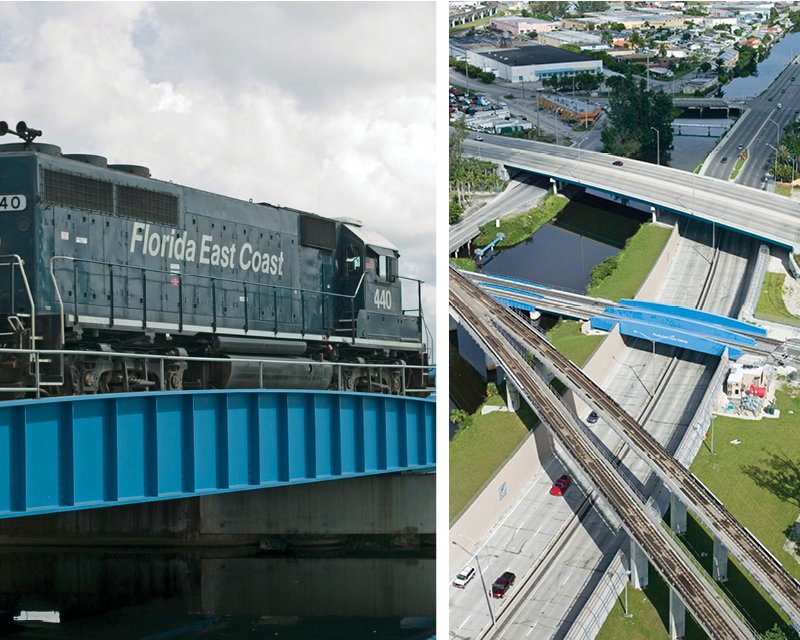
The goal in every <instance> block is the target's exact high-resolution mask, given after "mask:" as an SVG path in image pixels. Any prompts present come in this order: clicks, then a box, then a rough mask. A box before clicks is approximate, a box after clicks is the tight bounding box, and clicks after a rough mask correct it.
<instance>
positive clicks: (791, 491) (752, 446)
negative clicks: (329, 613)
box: [691, 389, 800, 580]
mask: <svg viewBox="0 0 800 640" xmlns="http://www.w3.org/2000/svg"><path fill="white" fill-rule="evenodd" d="M776 398H777V403H776V406H777V408H778V409H779V410H780V412H781V415H780V418H764V419H763V420H737V419H734V418H727V417H724V416H718V417H717V418H716V419H715V420H714V452H715V453H716V454H717V455H715V456H712V455H710V452H709V450H708V449H707V448H706V447H703V448H701V449H700V452H699V453H698V454H697V457H696V458H695V460H694V462H693V463H692V466H691V471H692V473H694V474H695V475H696V476H697V477H698V478H700V480H701V481H702V482H703V483H704V484H705V485H706V486H707V487H708V488H709V489H711V491H713V492H714V494H715V495H716V496H717V497H718V498H719V499H720V500H721V501H722V502H723V503H724V505H725V507H726V508H727V509H728V511H730V512H731V513H732V514H733V515H734V516H735V517H736V519H737V520H739V522H741V523H742V524H743V525H744V526H746V527H747V528H748V529H750V531H752V532H753V534H755V536H756V537H757V538H758V539H759V540H760V541H761V542H762V543H763V544H764V545H765V546H766V547H767V548H768V549H769V550H770V551H771V552H772V554H773V555H774V556H775V557H776V558H778V560H780V561H781V563H782V564H783V566H784V567H785V568H786V570H787V571H788V572H789V573H790V574H792V576H794V577H795V578H797V579H798V580H800V564H798V562H797V561H796V560H795V559H794V558H793V557H792V556H791V555H790V554H789V553H787V552H786V551H784V550H783V545H784V543H785V542H786V533H785V532H786V531H787V529H788V528H789V527H790V526H791V525H793V524H794V521H795V518H797V515H798V513H800V438H798V437H797V434H798V432H800V391H798V390H797V389H793V390H792V389H787V390H779V391H778V392H777V394H776ZM792 411H793V412H794V413H790V412H792ZM735 440H739V441H740V444H737V445H734V444H731V441H735Z"/></svg>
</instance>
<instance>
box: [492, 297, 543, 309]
mask: <svg viewBox="0 0 800 640" xmlns="http://www.w3.org/2000/svg"><path fill="white" fill-rule="evenodd" d="M494 299H495V300H497V301H498V302H500V303H501V304H504V305H506V306H507V307H513V308H514V309H522V311H530V312H531V313H533V312H534V311H536V307H534V306H533V305H532V304H528V303H527V302H517V301H516V300H511V299H509V298H501V297H500V296H494Z"/></svg>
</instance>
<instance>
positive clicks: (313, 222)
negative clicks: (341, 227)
mask: <svg viewBox="0 0 800 640" xmlns="http://www.w3.org/2000/svg"><path fill="white" fill-rule="evenodd" d="M300 244H301V245H302V246H304V247H317V248H318V249H328V250H329V251H333V250H334V249H335V248H336V223H335V222H334V221H333V220H325V219H324V218H317V217H314V216H304V215H301V216H300Z"/></svg>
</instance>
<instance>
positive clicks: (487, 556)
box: [458, 533, 494, 583]
mask: <svg viewBox="0 0 800 640" xmlns="http://www.w3.org/2000/svg"><path fill="white" fill-rule="evenodd" d="M458 537H459V538H466V539H467V540H469V541H470V542H471V543H472V544H475V545H478V546H479V547H480V548H481V549H483V550H484V552H485V553H486V568H487V569H488V570H489V582H490V583H494V579H493V578H492V561H491V559H490V558H489V550H488V549H487V548H486V545H485V544H481V543H479V542H476V541H475V540H473V539H472V538H470V537H469V536H468V535H466V534H464V533H459V534H458ZM462 548H463V547H462ZM476 557H477V554H476Z"/></svg>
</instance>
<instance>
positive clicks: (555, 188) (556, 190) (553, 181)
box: [550, 178, 558, 195]
mask: <svg viewBox="0 0 800 640" xmlns="http://www.w3.org/2000/svg"><path fill="white" fill-rule="evenodd" d="M550 182H551V183H552V184H553V193H554V194H556V195H558V181H557V180H556V179H555V178H550Z"/></svg>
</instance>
